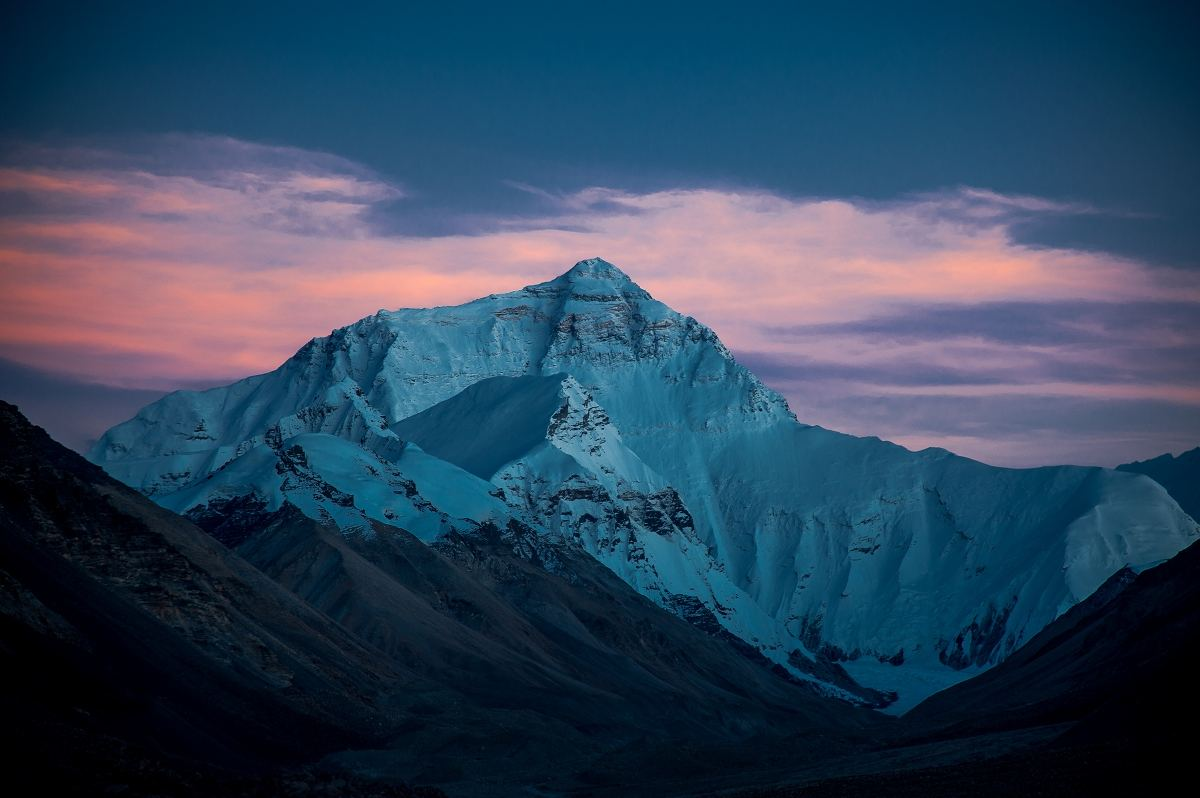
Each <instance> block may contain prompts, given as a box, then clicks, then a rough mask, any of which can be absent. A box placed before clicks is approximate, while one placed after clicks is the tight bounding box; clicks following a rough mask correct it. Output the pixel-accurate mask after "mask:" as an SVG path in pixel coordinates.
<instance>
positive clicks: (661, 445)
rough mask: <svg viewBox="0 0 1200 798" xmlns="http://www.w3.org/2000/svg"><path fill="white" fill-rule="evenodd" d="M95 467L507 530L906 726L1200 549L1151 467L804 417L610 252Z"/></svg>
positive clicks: (447, 311) (176, 498) (157, 490)
mask: <svg viewBox="0 0 1200 798" xmlns="http://www.w3.org/2000/svg"><path fill="white" fill-rule="evenodd" d="M89 457H90V459H92V461H93V462H95V463H98V464H100V465H102V466H103V467H104V468H105V469H106V470H107V471H108V472H109V473H110V474H112V475H113V476H115V477H116V478H118V479H120V480H121V481H123V482H125V483H127V484H129V485H132V486H133V487H136V488H137V489H139V490H141V491H142V492H144V493H145V494H146V495H148V496H150V497H152V498H153V499H154V500H155V501H157V502H159V503H160V504H162V505H164V506H166V507H170V508H172V509H174V510H177V511H179V512H183V513H186V514H188V515H189V516H191V517H193V518H196V519H201V518H208V519H210V522H211V523H214V524H216V525H218V526H219V525H221V524H224V523H228V525H229V527H230V528H231V529H236V528H237V527H238V524H239V522H238V521H237V518H238V517H239V516H241V515H245V513H246V512H247V511H249V512H250V516H251V517H253V516H254V514H255V513H265V512H274V511H276V510H278V509H279V508H281V507H282V506H283V504H284V503H285V501H286V502H290V503H292V504H295V505H296V506H298V507H300V509H302V510H303V511H304V512H305V513H306V514H308V515H309V516H311V517H313V518H315V519H318V520H322V521H325V522H328V523H333V524H336V525H337V526H339V527H340V528H341V529H342V531H343V533H344V534H345V535H346V536H348V537H349V538H353V537H356V536H359V535H364V536H368V537H369V536H370V534H371V531H370V530H371V529H372V524H373V523H375V522H382V523H388V524H395V525H398V526H403V527H405V528H408V529H410V530H411V531H413V532H414V533H415V534H417V535H418V537H420V538H421V539H422V540H425V541H431V542H432V541H437V540H440V539H442V537H443V536H453V535H460V534H464V533H470V532H471V530H472V529H474V528H477V527H479V526H480V525H486V524H491V525H496V526H498V527H500V528H508V526H509V524H510V523H513V524H519V525H523V526H525V527H529V528H531V529H534V530H535V531H536V532H537V533H538V535H539V536H541V537H542V538H544V539H546V540H560V541H565V542H567V543H573V544H576V545H578V546H579V547H582V548H583V549H584V550H586V551H587V552H589V553H590V554H592V555H593V556H595V557H596V558H597V559H598V560H599V561H601V562H603V563H604V564H605V565H606V566H608V567H609V568H610V569H611V570H612V571H613V572H614V573H616V574H617V575H618V576H620V577H621V578H622V579H623V580H624V581H626V582H627V583H628V584H630V585H631V586H633V587H634V588H635V589H636V590H638V591H639V592H640V593H642V594H643V595H645V596H647V597H649V598H651V599H653V600H654V601H655V602H657V603H658V604H660V605H661V606H663V607H666V608H668V609H671V610H672V611H674V612H676V613H677V614H679V615H680V616H682V617H684V618H689V619H692V620H693V621H695V622H697V623H699V624H701V625H702V626H703V625H705V624H709V625H711V624H716V625H717V626H718V627H719V628H720V629H722V630H724V631H726V632H728V633H729V634H731V635H733V636H735V637H737V638H739V639H741V640H742V641H745V642H746V643H747V644H749V645H750V646H752V647H754V648H756V649H758V650H759V651H760V652H761V653H762V655H763V656H765V657H767V658H768V659H770V660H771V661H772V662H774V663H775V664H776V665H778V666H779V667H780V668H782V669H784V670H785V671H786V672H788V673H789V674H791V676H792V677H793V678H796V679H799V680H807V681H809V682H812V683H814V684H816V685H818V686H820V688H821V689H822V690H824V691H825V692H827V693H828V694H831V695H836V696H839V697H842V698H846V699H849V700H851V701H856V702H860V703H866V704H871V705H875V706H879V705H883V704H886V703H888V702H889V701H891V700H892V699H893V698H894V695H893V694H898V695H899V701H897V702H896V703H894V704H893V707H894V708H895V709H899V710H902V709H904V708H906V707H909V706H912V705H913V704H915V703H916V702H917V701H919V700H920V699H922V698H924V697H926V696H928V695H929V694H931V693H933V692H935V691H936V690H938V689H941V688H942V687H945V686H947V685H949V684H952V683H954V682H957V681H961V680H962V679H964V678H967V677H968V676H970V675H972V674H974V673H977V672H979V671H980V670H981V669H985V668H987V667H990V666H991V665H994V664H996V663H997V662H999V661H1001V660H1003V659H1004V658H1005V657H1006V656H1007V655H1008V654H1010V653H1011V652H1012V651H1014V650H1016V648H1017V647H1019V646H1020V644H1021V643H1023V642H1025V641H1027V640H1029V639H1030V638H1032V637H1033V636H1034V635H1035V634H1036V633H1037V632H1038V631H1040V630H1041V629H1042V628H1043V627H1045V626H1046V625H1047V624H1049V623H1050V622H1051V621H1053V620H1054V619H1055V618H1056V617H1058V616H1059V615H1060V614H1061V613H1062V612H1064V611H1065V610H1067V609H1068V608H1070V607H1071V606H1072V605H1074V604H1076V603H1077V602H1079V601H1081V600H1083V599H1085V598H1086V597H1088V596H1089V595H1091V594H1092V593H1093V592H1094V591H1095V590H1096V589H1097V588H1098V587H1099V586H1100V585H1101V584H1103V583H1104V582H1105V580H1106V579H1108V578H1109V577H1110V576H1111V575H1112V574H1114V573H1116V572H1118V571H1119V570H1121V569H1123V568H1125V567H1130V568H1131V569H1133V570H1135V571H1136V570H1138V569H1141V568H1144V567H1146V566H1148V565H1150V564H1153V563H1156V562H1160V561H1162V560H1165V559H1167V558H1169V557H1170V556H1172V555H1173V554H1175V553H1176V552H1178V551H1179V550H1181V549H1182V548H1184V547H1185V546H1186V545H1187V544H1188V543H1190V542H1191V541H1192V540H1194V539H1195V538H1196V537H1197V527H1196V524H1195V522H1194V521H1192V520H1191V519H1190V518H1188V517H1187V515H1186V514H1185V513H1184V512H1183V511H1182V510H1180V508H1179V506H1178V505H1177V504H1176V503H1175V502H1174V501H1173V500H1172V499H1171V498H1170V497H1169V496H1168V495H1167V493H1166V492H1165V491H1164V490H1163V488H1162V487H1161V486H1160V485H1158V484H1157V483H1155V482H1154V481H1153V480H1150V479H1148V478H1146V477H1144V476H1140V475H1137V474H1129V473H1123V472H1117V471H1112V470H1106V469H1099V468H1078V467H1069V466H1063V467H1054V468H1039V469H1027V470H1015V469H1001V468H994V467H991V466H987V465H984V464H982V463H978V462H975V461H972V460H968V459H965V458H962V457H958V456H955V455H953V454H951V453H949V452H946V451H943V450H935V449H927V450H924V451H921V452H910V451H908V450H906V449H903V448H901V447H899V446H896V445H893V444H890V443H886V442H884V441H880V440H878V439H874V438H855V437H851V436H848V435H842V434H839V433H836V432H831V431H829V430H825V429H822V428H820V427H815V426H809V425H806V424H802V423H800V422H798V421H797V420H796V419H795V417H794V416H793V415H792V413H791V411H790V410H789V409H788V407H787V404H786V402H785V401H784V400H783V398H782V397H780V396H779V395H778V394H776V393H775V392H774V391H772V390H770V389H769V388H767V387H766V386H764V385H763V384H762V383H761V382H760V381H759V380H758V379H757V378H755V377H754V375H752V374H751V373H750V372H749V371H747V370H746V369H745V368H743V367H742V366H740V365H739V364H738V363H737V362H736V361H735V360H734V358H733V357H732V355H731V354H730V353H729V351H728V350H727V349H726V348H725V347H724V345H722V344H721V342H720V340H719V339H718V338H717V336H716V335H715V334H714V333H713V332H712V331H711V330H709V329H708V328H707V327H705V326H704V325H702V324H700V323H699V322H697V321H696V320H695V319H692V318H690V317H687V316H684V315H681V314H679V313H676V312H675V311H673V310H671V309H670V308H668V307H667V306H665V305H663V304H662V303H660V302H657V301H656V300H654V299H653V298H652V297H651V296H650V295H649V294H647V293H646V292H645V291H644V290H642V289H641V288H640V287H638V286H637V285H636V284H635V283H633V281H631V280H630V279H629V278H628V276H627V275H625V274H624V273H623V272H621V271H620V270H619V269H618V268H617V267H615V266H613V265H612V264H610V263H607V262H605V261H603V260H599V259H592V260H586V261H582V262H580V263H578V264H576V265H575V266H574V267H573V268H572V269H570V270H569V271H568V272H566V273H565V274H563V275H561V276H560V277H558V278H556V279H554V280H551V281H549V282H546V283H541V284H538V285H532V286H528V287H526V288H523V289H521V290H519V291H514V292H512V293H507V294H500V295H492V296H488V297H484V298H482V299H479V300H476V301H474V302H469V303H467V304H465V305H460V306H456V307H442V308H432V309H409V310H398V311H380V312H379V313H377V314H376V315H374V316H371V317H369V318H366V319H363V320H361V321H359V322H357V323H355V324H352V325H350V326H348V327H345V328H342V329H340V330H335V331H334V332H333V333H331V334H330V335H329V336H328V337H325V338H318V339H313V340H312V341H310V342H309V343H308V344H306V345H305V346H304V347H302V348H301V349H300V350H299V351H298V352H297V353H296V355H295V356H293V357H292V358H290V359H289V360H288V361H286V362H285V363H284V364H283V365H281V366H280V367H279V368H278V369H276V370H275V371H273V372H270V373H268V374H263V375H259V376H256V377H250V378H248V379H245V380H242V381H240V382H237V383H234V384H232V385H230V386H227V387H223V388H217V389H213V390H209V391H202V392H187V391H183V392H177V393H174V394H170V395H168V396H167V397H164V398H163V399H161V400H159V401H157V402H155V403H153V404H151V405H149V406H147V407H146V408H144V409H143V410H142V411H140V412H139V413H138V415H137V416H136V417H135V418H133V419H131V420H130V421H128V422H125V423H124V424H121V425H118V426H117V427H114V428H113V429H111V430H109V431H108V432H107V433H106V434H105V435H104V436H103V437H102V438H101V439H100V440H99V441H98V442H97V444H96V446H95V447H94V448H93V449H92V451H91V452H90V454H89ZM450 485H452V486H453V487H452V488H450V489H447V486H450ZM227 518H228V519H231V520H228V521H226V520H222V519H227Z"/></svg>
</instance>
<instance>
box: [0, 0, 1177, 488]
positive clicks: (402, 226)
mask: <svg viewBox="0 0 1200 798" xmlns="http://www.w3.org/2000/svg"><path fill="white" fill-rule="evenodd" d="M246 5H252V8H249V9H248V8H246V7H245V6H246ZM433 5H434V4H413V5H405V4H397V3H392V4H380V5H377V6H372V5H370V4H363V5H356V6H355V8H354V9H353V10H350V11H347V10H345V9H338V8H335V7H334V6H332V5H330V4H309V3H288V4H270V3H257V4H223V3H208V4H189V5H188V6H186V7H185V6H184V4H161V3H156V4H148V3H147V4H138V3H110V4H104V5H103V7H101V4H76V5H62V4H55V3H38V4H26V5H25V6H23V7H15V4H9V5H8V6H6V7H5V9H4V10H3V11H0V14H3V19H2V20H0V97H2V101H3V106H2V107H3V108H4V113H3V114H0V397H2V398H6V399H10V400H15V401H17V402H18V404H20V405H21V406H22V408H23V409H25V410H26V411H27V412H28V413H29V414H30V416H31V417H32V418H33V419H34V420H35V421H37V422H38V423H41V424H43V425H44V426H46V427H47V429H49V430H50V431H51V433H52V434H55V435H57V436H58V437H59V438H60V439H62V440H63V441H64V442H66V443H68V444H69V445H72V446H75V447H76V448H81V449H82V448H85V447H86V446H87V445H88V442H89V441H90V440H91V439H94V438H95V437H97V436H98V435H99V433H100V432H102V431H103V429H104V428H106V427H107V426H108V425H110V424H112V423H114V422H115V421H119V420H120V419H121V418H122V417H124V416H129V415H132V414H133V412H135V411H136V409H137V408H138V407H139V406H140V405H142V404H144V403H145V402H146V401H149V400H150V399H152V398H154V397H155V396H157V395H159V394H161V393H162V392H164V391H168V390H173V389H176V388H202V387H207V386H212V385H217V384H222V383H224V382H228V381H230V380H233V379H236V378H239V377H242V376H246V375H248V374H253V373H259V372H262V371H266V370H270V369H272V368H274V367H275V366H276V365H278V364H279V363H280V362H282V361H283V360H284V359H285V358H287V357H288V356H289V355H290V354H292V353H293V352H294V351H295V350H296V349H298V348H299V347H300V346H301V345H303V344H304V343H305V342H306V341H307V340H308V339H309V338H311V337H313V336H315V335H323V334H326V333H328V332H329V331H330V330H331V329H333V328H335V327H340V326H343V325H345V324H348V323H350V322H353V321H355V320H356V319H358V318H360V317H362V316H365V315H369V314H371V313H374V312H375V311H376V310H379V309H381V308H397V307H415V306H426V305H431V304H451V303H456V302H461V301H465V300H468V299H471V298H474V297H476V296H480V295H484V294H489V293H497V292H501V291H507V290H512V289H515V288H518V287H520V286H522V285H525V284H529V283H533V282H540V281H543V280H546V279H550V278H552V277H554V276H555V275H557V274H559V273H561V272H562V271H565V270H566V269H567V268H569V267H570V266H571V265H572V264H573V263H574V262H576V261H577V260H580V259H582V258H586V257H593V256H598V257H603V258H605V259H607V260H610V261H612V262H614V263H616V264H617V265H619V266H620V267H621V268H622V269H623V270H625V271H626V272H627V273H629V274H630V275H631V276H632V277H633V279H635V280H636V281H637V282H638V283H639V284H641V285H642V286H643V287H644V288H646V289H647V290H649V291H650V292H651V293H652V294H653V295H654V296H655V297H656V298H658V299H661V300H662V301H664V302H666V303H668V304H669V305H671V306H672V307H674V308H676V309H677V310H679V311H681V312H684V313H687V314H689V315H692V316H695V317H696V318H698V319H700V320H701V321H703V322H705V323H706V324H708V325H709V326H711V327H713V328H714V329H715V330H716V331H717V332H718V334H719V335H720V336H721V337H722V340H724V341H725V342H726V344H727V345H728V346H729V347H730V348H731V349H732V350H733V351H734V353H735V354H736V356H737V357H738V358H739V360H740V361H741V362H743V363H745V364H746V365H747V366H748V367H750V368H751V369H752V370H753V371H754V372H755V373H756V374H758V375H759V376H760V377H761V378H762V379H764V381H766V382H767V383H768V384H770V385H772V386H774V387H776V388H777V389H779V390H780V391H781V392H782V393H784V395H785V396H787V398H788V400H789V402H790V404H791V406H792V408H793V410H794V411H795V412H796V415H797V416H798V417H799V418H800V419H801V420H802V421H806V422H809V423H816V424H821V425H822V426H826V427H831V428H834V429H839V430H843V431H846V432H851V433H854V434H862V435H877V436H879V437H883V438H886V439H889V440H894V441H896V442H899V443H902V444H904V445H906V446H909V447H910V448H922V447H925V446H931V445H936V446H944V447H946V448H950V449H952V450H954V451H957V452H960V453H962V454H966V455H968V456H971V457H976V458H978V459H982V460H985V461H988V462H992V463H997V464H1001V465H1014V466H1032V465H1043V464H1051V463H1060V462H1076V463H1083V464H1100V465H1115V464H1117V463H1120V462H1125V461H1129V460H1133V459H1144V458H1147V457H1152V456H1155V455H1157V454H1160V453H1163V452H1168V451H1170V452H1179V451H1182V450H1184V449H1189V448H1191V447H1193V446H1195V445H1196V444H1198V443H1200V346H1198V344H1197V343H1196V342H1197V341H1200V255H1198V253H1200V248H1198V247H1200V225H1198V224H1196V223H1195V220H1196V219H1197V218H1198V217H1200V193H1198V192H1197V191H1196V188H1195V187H1196V186H1197V185H1198V184H1200V180H1198V178H1200V158H1198V157H1197V142H1200V80H1198V78H1200V49H1198V48H1195V47H1194V46H1193V42H1192V37H1193V34H1194V31H1195V30H1197V29H1200V24H1197V23H1200V14H1198V12H1197V11H1196V10H1195V9H1189V8H1187V7H1186V6H1187V4H1179V3H1163V4H1156V3H1139V4H1132V3H1127V4H1108V3H1090V4H1077V3H1063V4H1054V3H1037V4H1022V3H1003V4H989V3H973V4H961V3H906V4H882V3H881V4H870V3H857V4H806V3H789V4H756V3H746V4H738V5H736V6H733V5H728V4H712V5H706V4H703V3H687V4H672V3H659V4H628V5H623V4H621V3H613V4H587V5H584V4H572V3H561V2H560V3H556V4H549V3H547V4H519V3H518V4H509V5H507V6H504V5H502V4H489V5H482V4H480V5H472V4H464V3H454V4H440V5H439V7H438V8H433V7H432V6H433ZM832 5H837V6H838V7H836V8H830V7H828V6H832ZM10 6H11V7H10ZM646 6H652V7H650V8H647V7H646Z"/></svg>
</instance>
